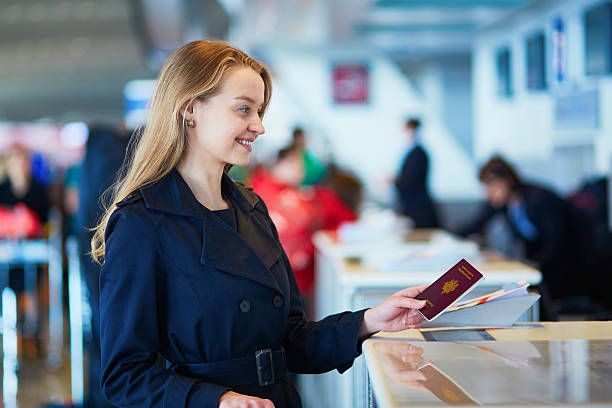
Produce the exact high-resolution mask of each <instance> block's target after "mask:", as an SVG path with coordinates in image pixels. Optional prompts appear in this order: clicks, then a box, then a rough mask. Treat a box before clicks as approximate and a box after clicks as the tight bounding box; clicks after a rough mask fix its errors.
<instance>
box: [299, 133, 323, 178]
mask: <svg viewBox="0 0 612 408" xmlns="http://www.w3.org/2000/svg"><path fill="white" fill-rule="evenodd" d="M291 146H292V147H295V148H296V149H297V150H298V151H299V152H300V154H301V155H302V160H304V180H303V181H302V186H311V185H313V184H318V183H319V182H320V181H321V180H322V179H323V177H325V173H326V172H327V165H326V164H325V163H323V161H321V160H320V159H319V158H317V157H316V156H315V155H314V154H312V152H311V151H309V150H308V149H307V148H306V135H305V133H304V129H302V128H300V127H296V128H294V129H293V136H292V142H291Z"/></svg>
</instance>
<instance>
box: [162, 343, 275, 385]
mask: <svg viewBox="0 0 612 408" xmlns="http://www.w3.org/2000/svg"><path fill="white" fill-rule="evenodd" d="M286 366H287V365H286V360H285V349H284V348H282V347H281V348H280V349H279V350H276V351H272V349H270V348H267V349H262V350H258V351H256V352H255V355H253V356H247V357H240V358H234V359H231V360H223V361H215V362H212V363H201V364H172V365H171V366H170V367H169V368H170V369H171V370H174V371H176V372H177V373H179V374H182V375H186V376H190V377H197V378H199V379H201V380H203V381H206V382H212V383H217V384H221V385H246V384H259V385H261V386H263V385H269V384H274V383H275V382H276V381H278V380H280V379H282V378H283V377H284V376H285V373H286V371H287V368H286Z"/></svg>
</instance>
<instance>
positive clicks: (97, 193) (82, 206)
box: [77, 124, 130, 408]
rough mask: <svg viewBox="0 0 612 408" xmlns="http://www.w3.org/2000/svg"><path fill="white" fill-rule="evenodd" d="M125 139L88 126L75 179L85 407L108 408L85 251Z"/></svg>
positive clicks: (113, 130)
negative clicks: (87, 312) (83, 288)
mask: <svg viewBox="0 0 612 408" xmlns="http://www.w3.org/2000/svg"><path fill="white" fill-rule="evenodd" d="M129 139H130V132H129V131H128V130H127V129H125V128H123V127H121V126H110V125H102V124H92V125H91V126H90V129H89V137H88V139H87V146H86V149H85V158H84V159H83V162H82V163H81V166H80V172H79V176H78V198H77V202H78V212H77V224H78V239H79V248H80V251H79V254H80V258H81V265H82V276H83V278H84V280H85V284H86V285H87V291H88V303H89V307H90V309H91V322H89V323H90V327H91V338H86V345H87V353H88V355H89V365H88V380H87V384H88V387H87V389H88V394H87V395H86V396H85V406H86V407H87V408H102V407H110V406H111V405H110V404H109V403H108V402H107V401H106V398H104V396H103V395H102V392H101V390H100V380H101V368H100V367H101V366H100V304H99V303H100V288H99V285H100V265H98V264H97V263H95V262H93V260H92V259H91V256H89V255H88V254H87V252H89V248H90V243H91V239H92V238H93V234H94V233H93V231H92V230H91V229H92V228H93V227H95V226H96V224H97V223H98V221H99V219H100V217H101V216H102V215H103V214H104V207H103V202H104V197H103V194H104V192H105V191H107V190H108V189H109V187H111V186H112V184H113V182H114V181H115V180H116V177H117V174H118V172H119V170H120V168H121V165H122V163H123V159H124V157H125V153H126V150H127V147H128V142H129Z"/></svg>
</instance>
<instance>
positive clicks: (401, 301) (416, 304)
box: [395, 296, 425, 309]
mask: <svg viewBox="0 0 612 408" xmlns="http://www.w3.org/2000/svg"><path fill="white" fill-rule="evenodd" d="M395 306H398V307H403V308H405V309H420V308H422V307H423V306H425V301H424V300H416V299H413V298H409V297H404V296H396V297H395Z"/></svg>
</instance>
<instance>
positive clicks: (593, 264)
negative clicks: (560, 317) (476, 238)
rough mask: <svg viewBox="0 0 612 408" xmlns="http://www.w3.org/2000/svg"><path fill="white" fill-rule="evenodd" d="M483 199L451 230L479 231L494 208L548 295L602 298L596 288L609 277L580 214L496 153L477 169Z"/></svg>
mask: <svg viewBox="0 0 612 408" xmlns="http://www.w3.org/2000/svg"><path fill="white" fill-rule="evenodd" d="M478 177H479V179H480V181H481V182H482V183H483V184H484V186H485V190H486V200H487V203H486V205H484V206H483V208H482V209H481V211H480V213H479V214H478V215H477V216H476V217H475V218H474V219H473V220H472V221H471V222H469V223H468V224H466V225H464V226H463V227H462V228H460V229H459V230H458V231H457V232H458V234H459V235H462V236H469V235H471V234H474V233H477V232H480V231H481V230H482V229H483V227H484V226H485V224H486V223H487V222H488V221H489V220H490V219H491V218H493V216H494V215H495V214H497V213H500V212H501V213H503V214H504V216H505V218H506V220H507V222H508V224H509V226H510V229H511V230H512V232H513V234H514V235H515V236H516V237H517V238H518V239H519V240H520V241H521V242H522V243H523V245H524V247H525V255H526V257H527V258H528V259H529V260H531V261H533V262H535V263H536V264H537V266H538V267H539V269H540V270H541V272H542V275H543V281H544V284H545V286H546V289H547V290H548V291H549V292H550V296H551V297H552V298H553V299H561V298H567V297H571V296H581V295H590V296H593V297H594V298H597V299H598V300H600V301H605V299H606V298H607V297H609V295H608V294H606V293H603V292H601V288H602V287H605V285H604V281H605V280H609V276H607V275H609V274H604V271H605V270H606V269H601V270H600V269H599V259H600V258H599V254H597V251H596V250H595V245H594V237H595V234H594V228H593V223H592V222H591V220H590V219H589V217H588V216H586V214H585V213H584V212H583V211H581V210H579V209H578V208H576V207H575V206H573V205H572V204H570V203H569V202H567V201H565V200H563V199H561V198H560V197H559V196H557V195H556V194H555V193H553V192H552V191H550V190H548V189H546V188H543V187H539V186H536V185H533V184H529V183H525V182H523V181H522V180H521V179H520V178H519V176H518V174H517V172H516V171H515V170H514V168H513V167H512V166H511V165H510V164H509V163H508V162H506V161H505V160H504V159H503V158H501V157H499V156H494V157H492V158H491V159H490V160H489V161H488V162H487V163H486V164H485V165H484V166H482V168H481V169H480V172H479V176H478Z"/></svg>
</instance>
